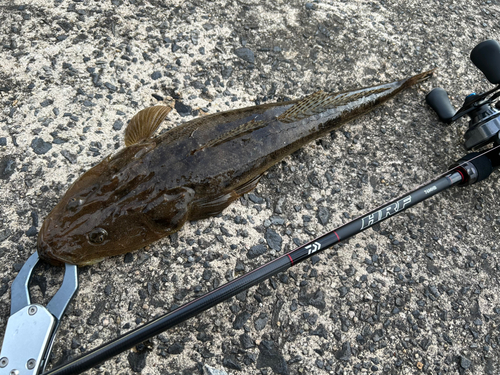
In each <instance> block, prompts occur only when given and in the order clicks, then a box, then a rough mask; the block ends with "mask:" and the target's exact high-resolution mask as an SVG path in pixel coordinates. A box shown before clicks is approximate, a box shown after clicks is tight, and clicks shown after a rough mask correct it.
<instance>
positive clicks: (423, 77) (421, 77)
mask: <svg viewBox="0 0 500 375" xmlns="http://www.w3.org/2000/svg"><path fill="white" fill-rule="evenodd" d="M435 71H436V69H435V68H434V69H431V70H428V71H426V72H423V73H419V74H417V75H414V76H413V77H410V78H407V79H406V80H405V81H404V83H403V85H402V86H403V87H410V86H413V85H416V84H417V83H420V82H424V81H427V80H428V79H429V78H431V77H432V75H433V74H434V72H435Z"/></svg>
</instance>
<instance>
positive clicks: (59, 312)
mask: <svg viewBox="0 0 500 375" xmlns="http://www.w3.org/2000/svg"><path fill="white" fill-rule="evenodd" d="M38 261H39V258H38V253H37V252H35V253H34V254H33V255H31V256H30V257H29V259H28V260H27V261H26V263H25V264H24V265H23V267H22V268H21V270H20V271H19V274H18V275H17V276H16V278H15V279H14V281H13V283H12V287H11V305H10V317H9V320H8V321H7V328H6V329H5V335H4V338H3V344H2V351H1V352H0V375H36V374H41V373H42V372H43V371H44V369H45V366H46V365H47V362H48V359H49V355H50V352H51V349H52V344H53V343H54V338H55V336H56V333H57V329H58V328H59V323H60V320H61V318H62V316H63V314H64V312H65V311H66V308H67V307H68V304H69V302H70V301H71V299H72V298H73V296H74V294H75V292H76V291H77V289H78V273H77V267H76V266H75V265H69V264H66V265H65V271H64V278H63V282H62V284H61V287H60V288H59V290H58V291H57V292H56V294H55V295H54V297H52V299H51V300H50V301H49V303H48V304H47V306H46V307H45V306H42V305H39V304H36V303H31V299H30V293H29V288H28V285H29V282H30V279H31V275H32V272H33V269H34V268H35V266H36V265H37V264H38Z"/></svg>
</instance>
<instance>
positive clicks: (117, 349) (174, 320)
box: [43, 170, 466, 375]
mask: <svg viewBox="0 0 500 375" xmlns="http://www.w3.org/2000/svg"><path fill="white" fill-rule="evenodd" d="M465 178H466V177H465V176H464V175H463V174H462V173H461V172H459V171H458V170H457V171H455V172H450V173H449V174H447V175H445V176H443V177H440V178H438V179H437V180H435V181H433V182H430V183H428V184H426V185H424V186H422V187H419V188H417V189H415V190H414V191H412V192H410V193H408V194H407V195H404V196H402V197H399V198H396V199H394V200H392V201H390V202H389V203H386V204H384V205H383V206H380V207H379V208H376V209H375V210H373V211H371V212H369V213H368V214H366V215H364V216H360V217H359V218H357V219H354V220H352V221H351V222H349V223H347V224H344V225H342V226H340V227H338V228H337V229H335V230H333V231H331V232H329V233H327V234H325V235H323V236H321V237H318V238H317V239H315V240H313V241H311V242H309V243H307V244H305V245H302V246H300V247H298V248H296V249H295V250H292V251H290V252H289V253H287V254H284V255H282V256H280V257H279V258H276V259H274V260H272V261H271V262H269V263H267V264H265V265H263V266H261V267H259V268H256V269H254V270H253V271H250V272H248V273H246V274H245V275H243V276H241V277H239V278H237V279H234V280H232V281H230V282H228V283H227V284H224V285H222V286H220V287H218V288H217V289H214V290H213V291H211V292H209V293H206V294H204V295H203V296H201V297H199V298H197V299H194V300H193V301H191V302H188V303H186V304H184V305H182V306H180V307H179V308H177V309H176V310H174V311H172V312H170V313H168V314H165V315H162V316H160V317H158V318H156V319H154V320H152V321H151V322H149V323H146V324H144V325H142V326H140V327H137V328H136V329H134V330H132V331H130V332H128V333H126V334H124V335H122V336H120V337H118V338H116V339H115V340H112V341H110V342H108V343H106V344H103V345H101V346H100V347H98V348H96V349H93V350H91V351H90V352H88V353H86V354H83V355H81V356H80V357H78V358H76V359H74V360H72V361H71V362H69V363H67V364H65V365H62V366H59V367H57V368H55V369H52V370H50V371H48V372H46V373H44V374H43V375H70V374H80V373H82V372H84V371H86V370H89V369H91V368H92V367H94V366H96V365H98V364H100V363H102V362H104V361H106V360H108V359H110V358H111V357H114V356H115V355H117V354H120V353H122V352H123V351H125V350H127V349H130V348H132V347H134V346H135V345H137V344H140V343H141V342H143V341H145V340H147V339H149V338H151V337H153V336H156V335H158V334H160V333H161V332H163V331H166V330H167V329H169V328H172V327H174V326H176V325H177V324H180V323H182V322H184V321H186V320H187V319H189V318H191V317H193V316H195V315H198V314H199V313H201V312H203V311H205V310H208V309H209V308H211V307H213V306H215V305H217V304H219V303H221V302H223V301H225V300H227V299H229V298H231V297H233V296H235V295H236V294H238V293H240V292H242V291H244V290H246V289H248V288H250V287H252V286H254V285H256V284H259V283H260V282H262V281H264V280H266V279H268V278H270V277H271V276H273V275H276V274H277V273H279V272H283V271H285V270H287V269H288V268H290V267H291V266H293V265H295V264H297V263H300V262H302V261H304V260H306V259H307V258H309V257H311V256H312V255H313V254H315V253H317V252H319V251H323V250H326V249H328V248H329V247H332V246H333V245H335V244H337V243H339V242H341V241H343V240H346V239H348V238H350V237H352V236H354V235H355V234H358V233H360V232H362V231H364V230H365V229H368V228H370V227H371V226H372V225H374V224H376V223H378V222H381V221H383V220H386V219H388V218H389V217H391V216H393V215H395V214H398V213H400V212H402V211H404V210H406V209H407V208H410V207H412V206H413V205H415V204H417V203H420V202H422V201H424V200H425V199H427V198H430V197H432V196H434V195H436V194H438V193H440V192H442V191H444V190H446V189H448V188H450V187H452V186H454V185H457V184H460V183H462V182H464V181H465Z"/></svg>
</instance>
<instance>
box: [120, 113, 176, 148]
mask: <svg viewBox="0 0 500 375" xmlns="http://www.w3.org/2000/svg"><path fill="white" fill-rule="evenodd" d="M172 108H173V106H172V105H155V106H153V107H149V108H146V109H143V110H142V111H139V112H138V113H137V114H136V115H135V116H134V117H132V120H130V123H129V124H128V126H127V129H125V146H130V145H133V144H135V143H139V142H141V141H143V140H145V139H147V138H149V137H151V136H152V135H153V134H154V132H155V131H156V129H158V127H159V126H160V124H161V123H162V121H163V120H165V117H167V115H168V114H169V112H170V111H171V110H172Z"/></svg>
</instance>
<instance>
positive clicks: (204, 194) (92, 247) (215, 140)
mask: <svg viewBox="0 0 500 375" xmlns="http://www.w3.org/2000/svg"><path fill="white" fill-rule="evenodd" d="M430 75H431V72H425V73H422V74H419V75H416V76H414V77H411V78H409V79H405V80H402V81H397V82H393V83H388V84H383V85H378V86H374V87H369V88H363V89H359V90H352V91H346V92H342V93H325V92H322V91H320V92H317V93H315V94H312V95H310V96H308V97H306V98H304V99H302V100H294V101H290V102H283V103H274V104H264V105H259V106H255V107H249V108H243V109H238V110H233V111H228V112H222V113H217V114H213V115H208V116H204V117H201V118H197V119H195V120H192V121H189V122H187V123H185V124H182V125H180V126H178V127H176V128H174V129H172V130H170V131H168V132H166V133H164V134H162V135H160V136H158V137H156V138H153V137H151V136H150V135H151V133H152V132H154V130H155V129H156V127H157V126H158V125H159V123H160V122H161V121H162V120H163V118H164V117H163V116H164V115H166V113H168V111H169V109H166V110H164V109H165V108H167V107H159V106H156V107H151V108H148V109H146V110H143V111H141V112H139V113H138V114H137V115H136V116H135V117H134V119H132V121H131V123H130V124H129V127H128V128H127V133H126V134H127V135H126V143H127V144H130V145H129V146H128V147H125V148H123V149H122V150H120V151H119V152H118V153H117V154H115V155H113V156H110V157H107V158H106V159H104V160H103V161H102V162H101V163H100V164H98V165H97V166H95V167H94V168H92V169H90V170H89V171H88V172H86V173H85V174H84V175H82V176H81V177H80V178H79V179H78V180H76V181H75V183H74V184H73V185H72V186H71V187H70V189H69V190H68V192H67V193H66V194H65V195H64V196H63V197H62V199H61V201H60V202H59V203H58V204H57V206H56V207H55V208H54V209H53V210H52V212H51V213H50V214H49V216H48V217H47V218H46V219H45V221H44V223H43V226H42V228H41V230H40V233H39V237H38V252H39V255H40V257H41V258H43V259H45V260H46V261H48V262H50V263H52V264H62V263H71V264H77V265H88V264H92V263H96V262H99V261H100V260H102V259H104V258H105V257H109V256H113V255H118V254H124V253H127V252H130V251H133V250H137V249H139V248H142V247H144V246H146V245H148V244H150V243H152V242H155V241H157V240H159V239H160V238H162V237H165V236H167V235H169V234H172V233H174V232H176V231H177V230H179V229H180V228H181V227H182V225H183V224H184V223H185V222H186V220H199V219H203V218H206V217H209V216H212V215H216V214H218V213H220V212H221V211H222V210H223V209H224V208H225V207H227V206H228V205H229V204H230V203H231V202H233V201H234V200H235V199H237V198H238V197H240V196H241V195H243V194H244V193H247V192H248V191H250V190H252V189H253V188H254V187H255V186H256V184H257V183H258V181H259V179H260V177H261V176H262V174H263V173H264V171H266V170H267V169H268V168H270V167H271V166H272V165H274V164H276V163H277V162H279V161H280V160H282V159H283V158H284V157H285V156H287V155H289V154H291V153H293V152H294V151H296V150H298V149H299V148H300V147H302V146H303V145H304V144H306V143H308V142H310V141H311V140H313V139H316V138H319V137H321V136H323V135H325V134H327V133H329V132H330V131H332V130H333V129H335V128H336V127H338V126H339V125H341V124H343V123H345V122H346V121H349V120H351V119H353V118H355V117H358V116H360V115H362V114H364V113H366V112H368V111H370V110H372V109H373V108H374V107H376V106H377V105H379V104H381V103H383V102H384V101H386V100H388V99H389V98H391V97H393V96H394V95H395V94H397V93H398V92H400V91H401V90H403V89H404V88H406V87H409V86H411V85H413V84H415V83H418V82H420V81H423V80H425V79H427V78H428V77H429V76H430ZM162 108H163V109H162ZM161 111H163V112H162V113H160V112H161ZM153 112H154V113H153ZM143 122H147V123H148V124H142V123H143ZM151 123H154V126H152V125H151ZM143 125H144V126H145V128H147V129H148V130H147V131H146V133H141V132H144V131H145V130H144V128H143ZM131 134H133V135H131ZM144 134H146V135H144ZM141 137H142V138H141Z"/></svg>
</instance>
